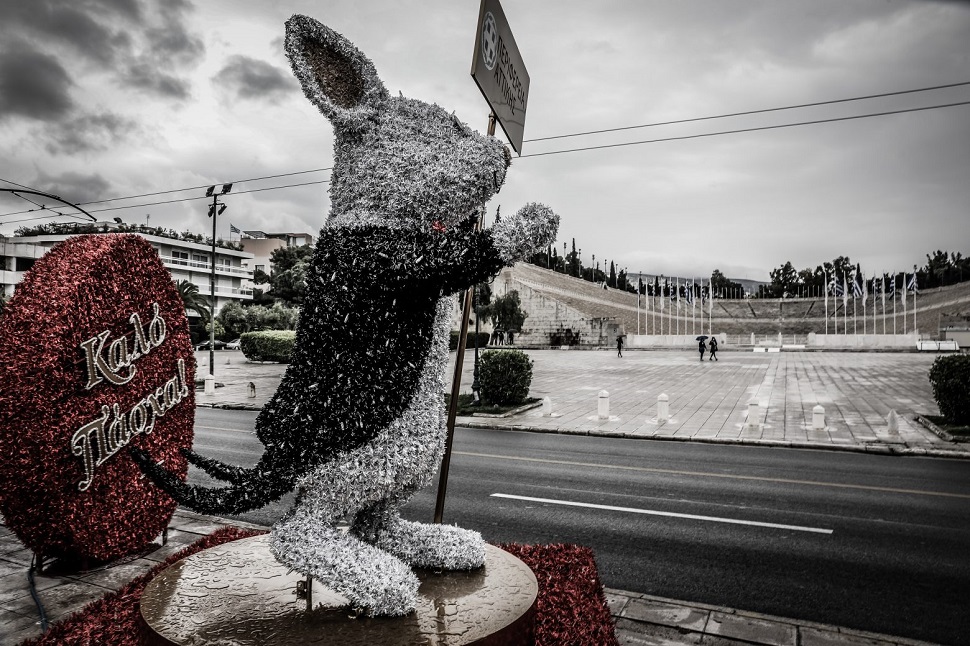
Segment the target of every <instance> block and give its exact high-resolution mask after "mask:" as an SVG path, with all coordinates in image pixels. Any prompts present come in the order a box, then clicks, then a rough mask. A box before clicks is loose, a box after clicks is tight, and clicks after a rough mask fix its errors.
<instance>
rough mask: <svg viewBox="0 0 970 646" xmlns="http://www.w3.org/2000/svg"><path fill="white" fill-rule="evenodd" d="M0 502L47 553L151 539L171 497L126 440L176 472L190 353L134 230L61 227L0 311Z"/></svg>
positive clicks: (163, 277) (178, 315) (170, 292)
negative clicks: (73, 232) (91, 231)
mask: <svg viewBox="0 0 970 646" xmlns="http://www.w3.org/2000/svg"><path fill="white" fill-rule="evenodd" d="M0 366H2V367H3V379H2V382H0V512H2V513H3V517H4V520H5V522H6V525H7V527H9V528H10V529H11V530H12V531H13V532H14V533H15V534H16V535H17V537H18V538H20V540H21V541H23V543H24V544H25V545H27V547H29V548H30V549H31V550H33V551H34V552H36V553H39V554H44V555H47V556H64V557H78V558H90V559H97V560H109V559H113V558H117V557H119V556H122V555H125V554H129V553H132V552H134V551H136V550H138V549H140V548H141V547H143V546H144V545H146V544H147V543H149V542H151V541H152V540H153V539H154V538H155V537H156V536H158V534H159V533H161V531H162V530H163V529H164V528H165V527H166V526H167V524H168V521H169V519H170V518H171V516H172V513H173V512H174V511H175V507H176V504H175V502H174V501H173V500H172V499H171V498H170V497H169V496H167V495H166V494H165V493H163V492H162V491H161V490H160V489H158V488H157V487H155V486H154V485H152V484H151V482H150V481H149V480H148V479H145V478H143V477H142V474H141V471H140V469H139V468H138V466H137V465H136V464H135V463H134V461H133V460H132V459H131V458H130V457H129V454H128V450H127V447H128V446H137V447H139V448H143V449H145V450H147V451H149V452H150V453H151V455H153V456H156V458H157V459H159V460H162V461H163V462H164V466H165V467H166V468H167V469H169V470H170V471H173V472H175V473H178V474H179V475H180V476H181V477H183V478H184V477H185V474H186V471H187V462H186V460H185V458H184V456H183V455H182V454H181V452H180V449H182V448H190V447H191V445H192V426H193V422H194V418H195V387H194V384H195V359H194V355H193V352H192V345H191V340H190V337H189V331H188V324H187V321H186V317H185V309H184V305H183V303H182V299H181V297H180V296H179V294H178V291H177V290H176V288H175V284H174V283H173V282H172V276H171V274H170V273H169V272H168V270H167V269H165V267H164V266H163V265H162V262H161V259H160V258H159V256H158V254H157V252H156V251H155V250H154V249H153V248H152V246H151V245H150V244H149V243H148V241H147V240H145V239H144V238H141V237H140V236H136V235H130V234H108V235H84V236H77V237H74V238H70V239H68V240H65V241H64V242H62V243H60V244H58V245H56V246H55V247H53V248H52V249H51V250H50V251H49V252H48V253H47V254H46V255H45V256H43V257H42V258H41V259H39V260H38V261H37V262H36V263H35V264H34V266H33V268H32V269H31V270H30V271H28V272H27V274H26V275H25V276H24V280H23V281H22V282H21V284H20V285H18V286H17V290H16V292H15V294H14V296H13V298H12V299H11V300H10V301H9V302H8V303H7V304H6V305H5V306H4V309H3V313H2V315H0Z"/></svg>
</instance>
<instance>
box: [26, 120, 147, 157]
mask: <svg viewBox="0 0 970 646" xmlns="http://www.w3.org/2000/svg"><path fill="white" fill-rule="evenodd" d="M138 129H139V128H138V124H137V123H136V122H134V121H132V120H131V119H126V118H125V117H122V116H120V115H117V114H113V113H104V114H88V115H83V116H80V117H77V118H74V119H71V120H69V121H65V122H63V123H59V124H57V125H56V126H54V127H53V128H51V129H49V130H48V131H46V132H44V133H42V135H41V136H42V137H43V138H45V139H47V140H48V141H47V143H46V144H45V146H44V147H45V148H46V149H47V152H49V153H51V154H52V155H57V154H67V155H73V154H77V153H84V152H90V151H99V150H108V149H109V148H111V146H113V145H116V144H119V143H121V142H123V141H124V140H125V139H126V138H127V137H128V135H130V134H132V133H134V132H136V131H138Z"/></svg>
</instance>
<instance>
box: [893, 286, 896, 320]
mask: <svg viewBox="0 0 970 646" xmlns="http://www.w3.org/2000/svg"><path fill="white" fill-rule="evenodd" d="M893 336H896V272H893Z"/></svg>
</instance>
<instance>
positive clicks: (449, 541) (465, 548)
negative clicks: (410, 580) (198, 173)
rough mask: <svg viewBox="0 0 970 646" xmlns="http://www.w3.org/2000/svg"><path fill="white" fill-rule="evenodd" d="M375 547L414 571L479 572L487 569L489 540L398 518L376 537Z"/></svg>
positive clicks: (464, 531) (457, 529) (472, 533)
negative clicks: (486, 552) (478, 570)
mask: <svg viewBox="0 0 970 646" xmlns="http://www.w3.org/2000/svg"><path fill="white" fill-rule="evenodd" d="M374 545H375V546H376V547H378V548H380V549H382V550H384V551H386V552H389V553H391V554H393V555H394V556H396V557H398V558H399V559H401V560H402V561H404V562H405V563H409V564H411V565H412V566H414V567H420V568H426V569H433V570H448V571H452V570H475V569H478V568H480V567H482V566H483V565H485V540H484V539H483V538H482V535H481V534H479V533H478V532H476V531H472V530H470V529H462V528H461V527H455V526H454V525H430V524H426V523H415V522H412V521H409V520H402V519H401V518H394V519H391V520H390V521H388V522H387V523H386V524H384V525H383V526H382V527H381V528H380V529H378V531H377V532H376V534H375V536H374Z"/></svg>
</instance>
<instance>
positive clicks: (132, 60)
mask: <svg viewBox="0 0 970 646" xmlns="http://www.w3.org/2000/svg"><path fill="white" fill-rule="evenodd" d="M191 8H192V4H191V3H189V2H186V1H185V0H166V1H165V2H150V3H148V2H143V1H140V0H75V1H73V2H64V0H32V1H31V2H24V1H23V0H0V15H2V16H3V21H2V22H0V39H8V38H11V37H17V38H23V39H29V40H30V42H31V43H33V47H34V48H36V49H37V50H39V51H43V52H44V53H45V54H48V55H50V56H56V57H58V60H59V61H60V63H61V66H62V67H65V68H67V69H72V70H73V69H76V68H75V66H74V65H73V64H74V63H76V64H77V65H81V66H84V65H90V64H95V65H96V66H97V69H98V70H99V71H102V72H105V73H107V74H109V75H112V76H113V77H114V78H115V80H116V82H118V83H119V84H120V85H122V86H123V87H128V88H131V89H134V90H138V91H141V92H149V93H152V94H157V95H160V96H163V97H170V98H175V99H178V100H184V99H185V98H187V97H188V96H189V94H190V83H189V81H188V80H187V77H185V76H184V74H183V73H184V71H185V70H186V69H187V68H192V67H194V66H195V65H197V64H198V63H199V62H200V61H201V60H202V58H203V56H204V54H205V44H204V42H203V41H202V39H201V38H200V37H199V36H198V35H197V34H196V33H195V32H194V30H193V27H192V25H191V23H190V20H189V17H188V13H189V11H190V9H191ZM0 42H2V40H0ZM82 69H83V68H82ZM76 71H79V72H80V71H81V70H76ZM49 112H50V111H48V113H49Z"/></svg>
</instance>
